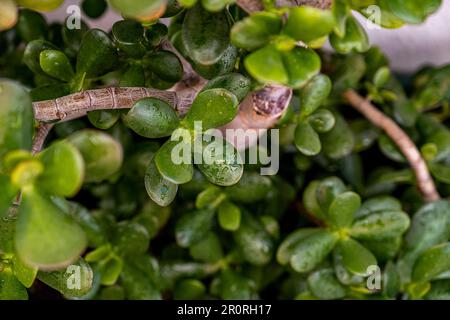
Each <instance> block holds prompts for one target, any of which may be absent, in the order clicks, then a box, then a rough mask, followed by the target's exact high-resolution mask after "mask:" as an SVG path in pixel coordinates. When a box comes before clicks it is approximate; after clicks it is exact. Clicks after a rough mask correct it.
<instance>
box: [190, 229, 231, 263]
mask: <svg viewBox="0 0 450 320" xmlns="http://www.w3.org/2000/svg"><path fill="white" fill-rule="evenodd" d="M189 253H190V254H191V256H192V258H194V259H195V260H197V261H202V262H217V261H219V260H220V259H222V258H223V250H222V245H221V244H220V239H219V237H218V236H217V235H216V234H215V233H214V232H210V233H208V234H207V235H206V236H205V237H204V238H203V239H201V240H200V241H199V242H197V243H194V244H193V245H192V246H190V247H189Z"/></svg>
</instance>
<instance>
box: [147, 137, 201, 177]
mask: <svg viewBox="0 0 450 320" xmlns="http://www.w3.org/2000/svg"><path fill="white" fill-rule="evenodd" d="M182 143H185V142H183V141H181V142H179V141H171V140H169V141H167V142H166V143H165V144H163V146H162V147H161V148H160V149H159V150H158V152H157V153H156V155H155V164H156V168H158V171H159V173H160V174H161V175H162V176H163V177H164V179H166V180H168V181H170V182H172V183H175V184H183V183H187V182H189V181H191V180H192V177H193V175H194V166H193V165H192V160H191V154H190V150H189V149H188V151H187V152H189V154H188V155H187V159H189V162H187V163H185V162H184V159H185V156H184V154H183V148H181V151H180V152H178V153H175V151H174V150H175V148H179V145H180V144H182ZM177 162H181V163H180V164H177Z"/></svg>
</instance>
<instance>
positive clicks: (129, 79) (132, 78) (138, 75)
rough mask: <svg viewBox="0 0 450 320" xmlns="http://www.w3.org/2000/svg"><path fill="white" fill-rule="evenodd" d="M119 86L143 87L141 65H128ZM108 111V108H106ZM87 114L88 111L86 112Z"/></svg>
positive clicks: (143, 73)
mask: <svg viewBox="0 0 450 320" xmlns="http://www.w3.org/2000/svg"><path fill="white" fill-rule="evenodd" d="M119 86H120V87H145V72H144V69H143V68H142V66H140V65H136V64H133V65H131V66H129V67H128V68H127V69H126V71H125V72H124V73H123V74H122V76H121V77H120V82H119ZM108 111H110V110H108ZM88 116H89V113H88Z"/></svg>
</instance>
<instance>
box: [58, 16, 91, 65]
mask: <svg viewBox="0 0 450 320" xmlns="http://www.w3.org/2000/svg"><path fill="white" fill-rule="evenodd" d="M69 26H70V24H69V23H67V21H66V23H64V24H63V27H62V30H61V36H62V40H63V42H64V47H65V50H64V52H65V53H66V54H67V55H68V56H70V57H71V58H72V57H75V56H76V55H77V53H78V51H79V50H80V45H81V41H82V39H83V36H84V34H85V33H86V32H87V31H88V30H89V27H88V25H87V24H86V23H85V22H84V21H83V20H81V21H80V28H79V29H78V28H73V29H69Z"/></svg>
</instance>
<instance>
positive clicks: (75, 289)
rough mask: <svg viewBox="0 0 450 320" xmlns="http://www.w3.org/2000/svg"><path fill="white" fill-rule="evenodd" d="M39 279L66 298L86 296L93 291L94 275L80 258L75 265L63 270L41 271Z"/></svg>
mask: <svg viewBox="0 0 450 320" xmlns="http://www.w3.org/2000/svg"><path fill="white" fill-rule="evenodd" d="M37 277H38V279H39V280H41V281H42V282H44V283H45V284H46V285H48V286H50V287H52V288H53V289H55V290H58V291H59V292H61V293H62V294H63V295H64V296H66V297H70V298H73V297H81V296H84V295H85V294H86V293H88V292H89V291H90V290H91V288H92V281H93V277H94V274H93V272H92V269H91V267H90V266H89V264H87V263H86V262H85V261H84V260H83V259H81V258H80V259H79V260H78V261H77V262H76V263H74V264H73V265H70V266H68V267H67V268H64V269H61V270H56V271H51V272H43V271H39V273H38V275H37Z"/></svg>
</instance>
